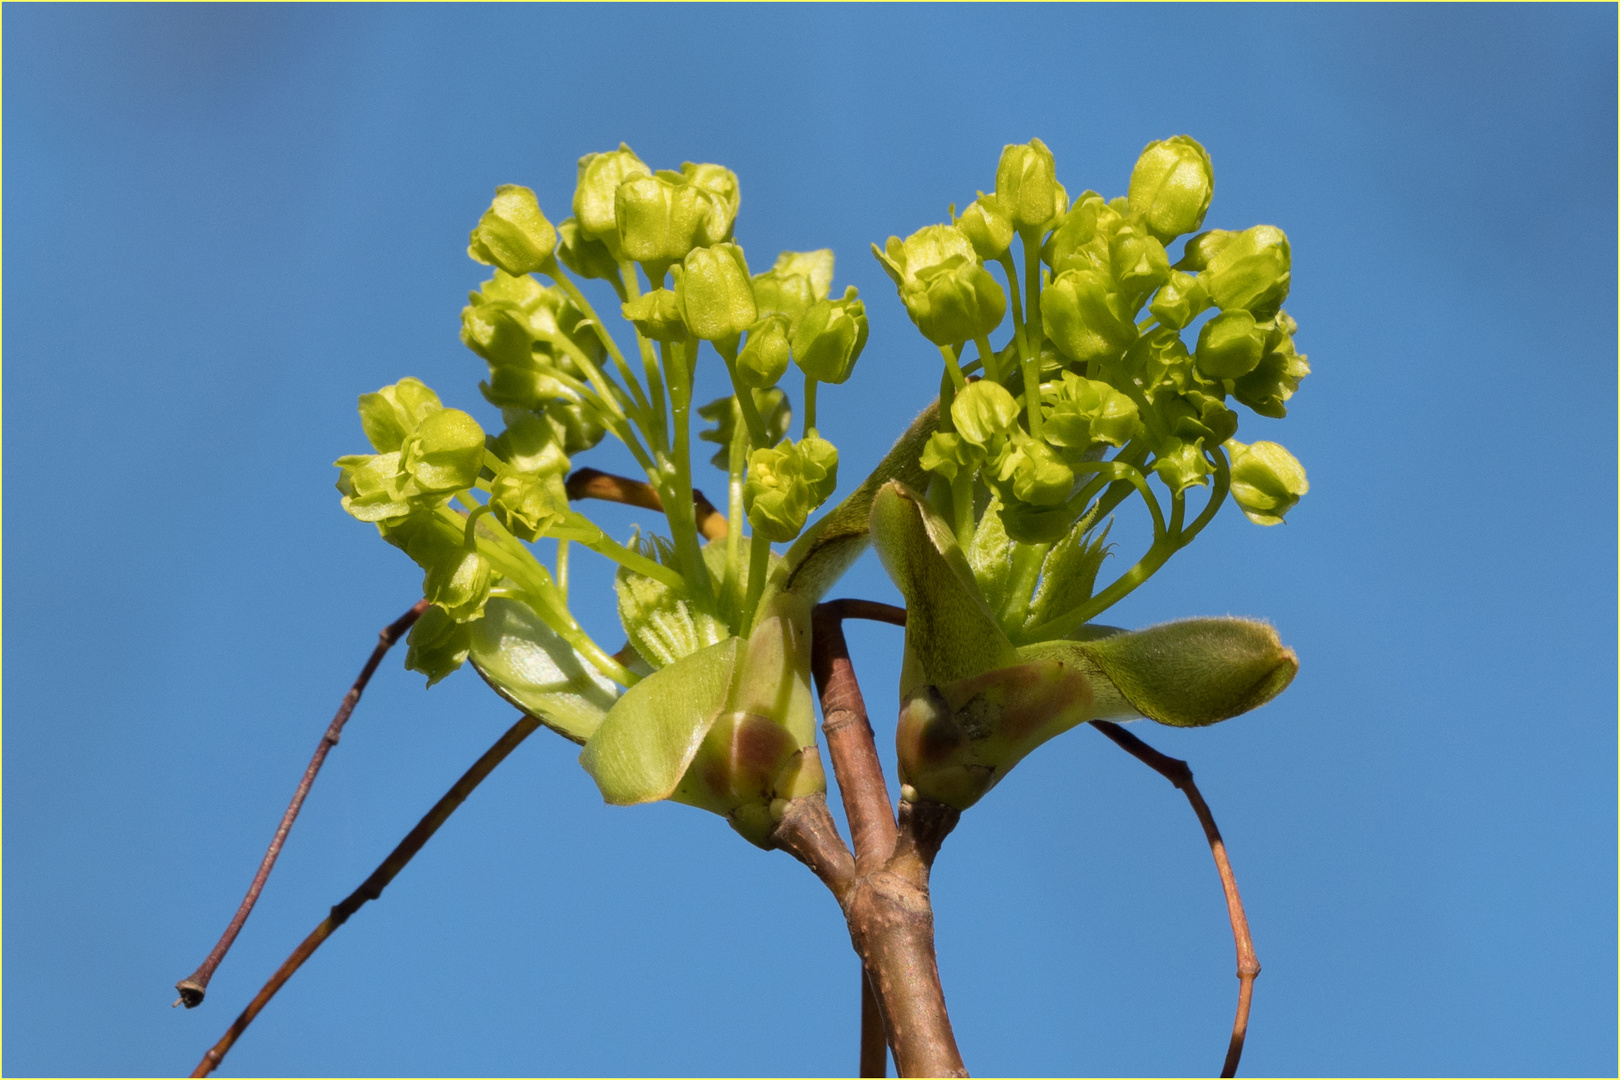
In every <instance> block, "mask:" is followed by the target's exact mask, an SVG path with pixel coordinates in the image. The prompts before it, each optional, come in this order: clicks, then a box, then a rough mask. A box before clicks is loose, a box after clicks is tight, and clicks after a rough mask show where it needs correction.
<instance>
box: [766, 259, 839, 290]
mask: <svg viewBox="0 0 1620 1080" xmlns="http://www.w3.org/2000/svg"><path fill="white" fill-rule="evenodd" d="M771 272H775V273H778V274H782V275H783V276H789V275H793V274H800V275H803V276H804V277H807V278H809V279H810V295H811V297H812V298H813V299H816V300H825V299H827V297H828V296H829V295H831V293H832V279H833V251H832V248H818V249H817V250H815V251H784V252H782V253H781V254H780V255H778V256H777V257H776V263H775V265H773V266H772V267H771Z"/></svg>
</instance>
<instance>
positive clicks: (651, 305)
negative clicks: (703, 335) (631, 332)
mask: <svg viewBox="0 0 1620 1080" xmlns="http://www.w3.org/2000/svg"><path fill="white" fill-rule="evenodd" d="M619 306H620V308H621V309H622V310H623V311H624V317H625V318H626V319H629V320H630V321H631V322H632V323H634V324H635V327H636V329H637V330H640V331H641V332H642V333H643V334H645V335H646V336H647V337H650V338H652V339H653V340H654V341H685V340H686V339H687V338H688V337H689V335H688V334H687V332H686V322H685V320H683V319H682V318H681V306H680V304H679V303H678V302H677V301H676V299H675V293H674V291H673V290H670V289H653V290H652V291H651V292H644V293H642V294H641V295H640V296H638V297H636V298H635V299H634V300H631V301H630V302H629V303H626V304H621V305H619Z"/></svg>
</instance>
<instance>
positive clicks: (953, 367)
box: [939, 345, 967, 392]
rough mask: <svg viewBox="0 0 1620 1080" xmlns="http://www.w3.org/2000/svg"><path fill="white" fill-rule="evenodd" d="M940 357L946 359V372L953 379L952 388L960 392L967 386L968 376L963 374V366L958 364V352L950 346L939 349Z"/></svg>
mask: <svg viewBox="0 0 1620 1080" xmlns="http://www.w3.org/2000/svg"><path fill="white" fill-rule="evenodd" d="M939 355H941V356H943V357H944V358H945V371H946V373H947V374H949V375H950V377H951V386H952V388H953V389H955V390H957V391H958V392H960V391H961V390H963V389H964V388H966V386H967V376H966V375H963V374H962V365H961V364H960V363H958V362H957V359H956V350H954V349H952V348H951V347H950V346H949V345H941V346H940V347H939Z"/></svg>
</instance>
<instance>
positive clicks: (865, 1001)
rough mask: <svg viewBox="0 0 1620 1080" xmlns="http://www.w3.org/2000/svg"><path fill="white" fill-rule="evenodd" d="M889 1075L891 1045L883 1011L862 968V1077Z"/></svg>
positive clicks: (864, 969)
mask: <svg viewBox="0 0 1620 1080" xmlns="http://www.w3.org/2000/svg"><path fill="white" fill-rule="evenodd" d="M888 1075H889V1044H888V1041H887V1036H886V1035H885V1034H884V1031H883V1011H882V1010H881V1009H879V1008H878V1000H877V998H876V997H875V996H873V994H872V981H871V980H870V979H868V978H867V977H866V968H864V967H863V968H861V1076H863V1077H867V1076H888Z"/></svg>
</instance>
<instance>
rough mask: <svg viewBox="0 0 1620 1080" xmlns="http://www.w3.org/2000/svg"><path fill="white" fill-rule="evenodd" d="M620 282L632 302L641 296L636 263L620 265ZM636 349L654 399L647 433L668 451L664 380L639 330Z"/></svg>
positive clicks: (650, 347)
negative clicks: (639, 352)
mask: <svg viewBox="0 0 1620 1080" xmlns="http://www.w3.org/2000/svg"><path fill="white" fill-rule="evenodd" d="M619 280H620V281H621V282H622V283H623V284H624V295H625V296H627V297H628V298H629V299H630V300H634V299H636V298H637V297H639V296H640V295H641V282H640V281H639V280H637V278H636V266H635V264H634V263H630V262H621V263H620V264H619ZM636 347H637V348H639V349H640V350H641V367H642V370H643V371H645V372H646V373H647V393H648V394H649V395H650V397H651V398H652V402H651V404H650V405H649V406H648V411H649V413H650V415H651V418H652V421H653V424H652V427H651V428H650V429H649V430H648V431H647V437H648V439H649V440H650V441H651V442H652V444H653V445H654V446H656V447H659V448H660V449H668V447H669V427H668V425H667V420H666V416H667V414H666V413H665V411H664V380H663V377H662V376H661V375H659V373H658V358H657V357H656V356H655V355H654V354H653V346H652V342H650V341H648V340H647V338H646V337H645V336H644V335H643V334H642V333H641V331H639V330H637V331H636ZM666 366H667V361H666Z"/></svg>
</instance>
